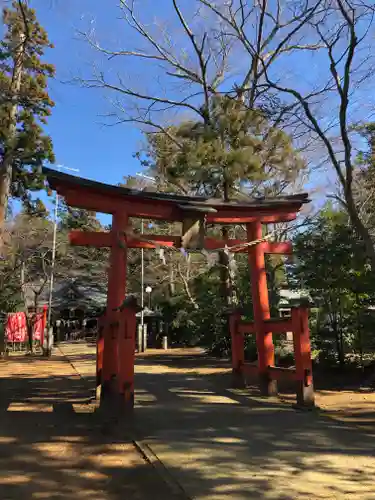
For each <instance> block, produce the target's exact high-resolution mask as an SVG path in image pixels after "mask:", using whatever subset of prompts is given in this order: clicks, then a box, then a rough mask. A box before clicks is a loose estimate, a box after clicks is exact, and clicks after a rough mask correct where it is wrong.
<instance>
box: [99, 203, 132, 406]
mask: <svg viewBox="0 0 375 500" xmlns="http://www.w3.org/2000/svg"><path fill="white" fill-rule="evenodd" d="M127 224H128V216H127V214H124V213H121V212H117V213H114V214H113V217H112V230H111V250H110V252H111V254H110V265H109V271H108V295H107V308H106V318H105V326H104V353H103V372H102V390H101V399H102V401H103V400H105V399H106V398H108V397H110V396H111V395H117V394H119V387H118V373H119V366H118V339H119V330H120V323H121V322H120V311H119V310H118V308H119V306H120V305H121V304H122V302H123V300H124V296H125V293H126V267H127V266H126V261H127V248H126V241H125V231H126V227H127ZM121 242H124V243H125V244H124V245H121Z"/></svg>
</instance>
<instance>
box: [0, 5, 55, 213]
mask: <svg viewBox="0 0 375 500" xmlns="http://www.w3.org/2000/svg"><path fill="white" fill-rule="evenodd" d="M3 22H4V25H5V32H4V36H3V39H2V40H1V42H0V195H1V200H0V204H1V207H2V209H3V208H6V205H7V200H8V197H9V196H12V197H15V198H19V199H21V200H22V202H23V203H24V204H25V205H28V206H30V205H32V204H33V203H34V201H33V199H32V198H31V196H30V191H38V190H40V189H42V188H43V176H42V174H41V166H42V165H43V163H44V162H46V161H47V162H51V163H52V162H54V160H55V158H54V154H53V148H52V139H51V138H50V137H49V136H48V135H47V134H45V133H44V131H43V126H44V125H45V124H46V122H47V118H48V116H49V115H50V114H51V109H52V107H53V105H54V103H53V101H52V100H51V98H50V97H49V94H48V88H47V87H48V79H49V78H51V77H53V76H54V73H55V69H54V66H53V65H51V64H49V63H47V62H46V61H45V60H44V54H45V51H46V49H48V48H51V47H52V44H51V43H50V42H49V40H48V35H47V33H46V31H45V30H44V29H43V27H42V26H41V25H40V24H39V22H38V20H37V16H36V13H35V11H34V9H31V8H30V7H29V6H28V4H27V2H25V1H23V0H22V1H13V2H12V4H11V6H10V7H5V8H4V9H3ZM4 214H5V212H4ZM4 214H3V215H2V217H3V216H4Z"/></svg>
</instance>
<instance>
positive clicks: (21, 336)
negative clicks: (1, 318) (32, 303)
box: [5, 311, 46, 344]
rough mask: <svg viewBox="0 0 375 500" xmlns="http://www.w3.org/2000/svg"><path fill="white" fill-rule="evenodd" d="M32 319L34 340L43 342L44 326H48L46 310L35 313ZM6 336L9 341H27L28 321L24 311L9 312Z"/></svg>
mask: <svg viewBox="0 0 375 500" xmlns="http://www.w3.org/2000/svg"><path fill="white" fill-rule="evenodd" d="M31 320H32V322H33V340H38V341H40V343H41V344H43V340H44V328H45V326H46V314H45V311H44V312H42V313H37V314H35V315H33V316H32V317H31ZM5 338H6V340H7V342H17V343H22V342H26V341H27V339H28V334H27V322H26V314H25V313H24V312H18V313H11V314H8V319H7V323H6V327H5Z"/></svg>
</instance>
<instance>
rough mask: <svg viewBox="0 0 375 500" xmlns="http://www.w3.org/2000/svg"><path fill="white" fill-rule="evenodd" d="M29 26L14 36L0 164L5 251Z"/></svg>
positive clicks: (0, 239) (0, 235) (0, 230)
mask: <svg viewBox="0 0 375 500" xmlns="http://www.w3.org/2000/svg"><path fill="white" fill-rule="evenodd" d="M26 30H27V26H25V25H24V24H22V30H20V31H19V32H17V33H15V36H14V44H15V47H14V56H13V64H14V66H13V74H12V80H11V84H10V88H9V102H10V106H9V115H8V124H7V126H8V130H7V132H6V137H7V140H6V141H5V146H4V153H3V154H4V156H3V159H2V162H1V165H0V252H2V251H3V243H4V239H3V231H4V225H5V219H6V214H7V209H8V198H9V193H10V186H11V182H12V163H13V152H14V146H15V144H14V142H15V138H16V130H17V111H18V102H19V94H20V90H21V84H22V74H23V67H24V55H25V42H26Z"/></svg>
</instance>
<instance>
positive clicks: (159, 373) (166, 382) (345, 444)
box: [64, 345, 375, 500]
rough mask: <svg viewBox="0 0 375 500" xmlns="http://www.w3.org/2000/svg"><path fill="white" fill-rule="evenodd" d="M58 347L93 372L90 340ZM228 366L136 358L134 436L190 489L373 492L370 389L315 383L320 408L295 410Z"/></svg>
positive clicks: (373, 397)
mask: <svg viewBox="0 0 375 500" xmlns="http://www.w3.org/2000/svg"><path fill="white" fill-rule="evenodd" d="M64 349H65V352H66V353H67V355H68V356H69V358H70V359H72V361H73V363H74V364H75V366H76V367H77V368H78V369H79V367H80V366H82V369H83V370H84V371H85V373H86V376H90V373H91V374H93V373H94V364H93V362H94V355H93V353H94V351H93V350H92V348H88V347H86V348H84V358H83V360H84V362H83V364H82V362H80V359H81V358H80V356H79V355H77V352H78V351H79V349H83V347H78V346H71V345H70V346H69V345H67V346H65V347H64ZM90 349H91V351H90ZM90 353H91V354H90ZM90 359H91V361H90ZM90 362H91V369H90ZM90 370H91V371H90ZM229 374H230V370H229V369H228V366H227V364H226V363H225V362H220V361H217V360H215V359H210V358H208V357H206V356H202V355H201V354H200V353H199V352H197V351H191V352H189V351H173V352H166V353H161V352H160V351H158V352H157V351H156V352H155V351H154V352H149V353H147V355H143V356H139V357H138V359H137V365H136V380H135V388H136V410H135V415H136V422H137V426H138V430H139V437H140V438H141V439H142V442H143V443H146V444H147V445H148V446H149V447H150V448H151V449H152V450H153V452H154V453H155V454H156V455H157V456H158V457H159V459H160V460H161V461H162V462H163V463H164V464H165V466H166V467H167V468H168V470H169V471H170V473H171V474H172V475H173V476H174V478H175V479H176V480H177V481H178V482H179V483H180V484H181V485H182V487H183V488H184V490H185V492H186V493H187V495H188V496H189V497H190V498H196V499H214V500H224V499H228V498H230V499H247V498H250V499H253V498H254V499H278V500H287V499H300V498H301V499H302V498H303V499H305V498H308V499H310V498H311V499H315V498H318V499H321V498H329V499H340V500H341V499H365V500H367V499H368V500H370V499H375V481H374V477H375V394H374V393H372V394H363V393H360V392H350V391H342V392H332V391H331V392H328V391H323V392H318V394H317V403H318V405H320V406H321V407H322V410H320V411H316V412H312V413H310V412H309V413H307V412H298V411H296V410H293V409H292V408H291V405H290V404H289V403H285V402H283V401H280V400H278V399H276V398H275V399H270V400H264V399H262V398H261V397H259V396H257V395H256V391H255V390H252V389H251V388H250V389H246V390H232V389H230V380H229V378H228V376H229ZM283 397H284V398H285V399H287V398H288V397H289V396H287V395H283Z"/></svg>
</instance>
